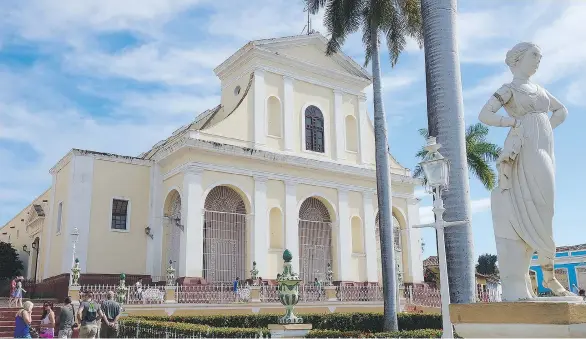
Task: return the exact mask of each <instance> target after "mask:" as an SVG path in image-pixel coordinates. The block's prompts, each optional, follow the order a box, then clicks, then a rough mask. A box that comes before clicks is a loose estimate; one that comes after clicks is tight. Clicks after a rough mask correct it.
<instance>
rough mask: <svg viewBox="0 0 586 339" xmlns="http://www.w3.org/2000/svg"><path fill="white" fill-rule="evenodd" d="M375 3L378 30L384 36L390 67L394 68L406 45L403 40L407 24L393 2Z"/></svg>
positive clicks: (405, 40)
mask: <svg viewBox="0 0 586 339" xmlns="http://www.w3.org/2000/svg"><path fill="white" fill-rule="evenodd" d="M376 3H380V8H379V9H378V11H379V12H378V18H377V21H378V22H380V29H381V31H382V32H383V34H384V35H385V36H386V40H387V49H388V50H389V57H390V59H391V66H395V65H396V64H397V60H398V59H399V55H400V54H401V52H402V51H403V49H405V46H406V45H407V39H406V38H405V34H406V28H407V23H406V20H405V17H404V16H403V15H402V13H401V10H400V9H399V8H398V6H397V5H396V2H395V1H377V2H376Z"/></svg>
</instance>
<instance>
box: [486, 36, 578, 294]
mask: <svg viewBox="0 0 586 339" xmlns="http://www.w3.org/2000/svg"><path fill="white" fill-rule="evenodd" d="M540 61H541V50H540V48H539V47H538V46H537V45H535V44H532V43H528V42H522V43H519V44H517V45H516V46H515V47H513V49H511V50H510V51H509V52H508V53H507V57H506V59H505V62H506V64H507V65H508V66H509V68H510V70H511V72H512V73H513V81H512V82H511V83H509V84H505V85H503V86H502V87H501V88H500V89H498V90H497V91H496V92H495V93H494V94H493V95H492V97H491V98H490V99H489V100H488V102H487V103H486V105H484V107H483V108H482V111H481V112H480V115H479V120H480V121H481V122H483V123H485V124H487V125H490V126H496V127H508V128H510V131H509V134H508V136H507V138H506V140H505V144H504V147H503V150H502V153H501V156H500V157H499V159H498V160H497V168H498V172H499V178H498V187H497V188H495V189H494V190H493V192H492V198H491V201H492V220H493V224H494V235H495V240H496V246H497V254H498V263H499V271H500V277H501V281H502V289H503V295H502V298H503V300H504V301H515V300H523V299H531V298H535V297H536V296H535V294H534V293H533V288H532V286H531V280H530V278H529V266H530V264H531V257H532V256H533V254H534V252H537V255H538V262H539V264H540V266H541V268H542V270H543V286H544V287H547V288H549V289H550V290H551V291H552V292H553V294H554V295H555V296H570V295H573V294H572V293H570V292H568V291H567V290H566V289H565V288H564V287H563V286H562V285H561V284H560V283H559V281H558V280H557V279H556V278H555V275H554V258H555V243H554V240H553V231H552V221H553V215H554V194H555V157H554V145H553V129H554V128H556V127H557V126H559V125H560V124H561V123H562V122H564V120H565V119H566V116H567V114H568V110H567V109H566V108H565V107H564V105H562V104H561V103H560V102H559V101H558V100H557V99H556V98H555V97H554V96H553V95H551V94H550V93H549V92H548V91H547V90H545V89H544V88H542V87H540V86H539V85H537V84H535V83H533V82H531V80H530V78H531V76H532V75H533V74H535V72H536V71H537V69H538V68H539V62H540ZM501 107H504V108H505V111H506V112H507V114H508V116H504V115H499V114H495V113H496V112H497V111H498V110H499V109H500V108H501ZM549 112H552V115H551V118H550V117H549V116H548V113H549Z"/></svg>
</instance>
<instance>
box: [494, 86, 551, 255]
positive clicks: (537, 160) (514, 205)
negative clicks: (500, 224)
mask: <svg viewBox="0 0 586 339" xmlns="http://www.w3.org/2000/svg"><path fill="white" fill-rule="evenodd" d="M505 86H507V87H508V88H510V89H511V92H512V97H511V99H510V100H509V101H508V102H507V103H506V104H505V105H504V108H505V110H506V111H507V114H508V115H509V116H511V117H514V118H516V119H518V120H520V126H519V127H517V128H511V130H510V131H509V134H508V136H507V138H506V140H505V144H504V147H503V150H502V153H501V156H500V157H499V159H498V160H497V167H498V170H499V189H500V190H501V194H502V197H503V198H504V199H498V200H497V201H493V203H496V204H510V206H497V208H499V209H501V208H504V209H506V210H509V211H510V212H511V213H509V223H510V225H511V226H512V227H513V229H514V231H515V232H516V233H517V235H518V236H519V237H520V238H521V239H522V240H523V241H525V243H527V245H528V246H529V247H531V248H532V249H533V250H535V251H537V252H538V254H539V257H540V261H541V260H542V259H546V258H547V259H553V258H554V256H555V243H554V240H553V232H552V222H553V215H554V194H555V158H554V150H553V148H554V145H553V131H552V128H551V124H550V121H549V116H548V112H549V110H550V100H549V96H548V93H547V91H546V90H545V89H543V88H541V87H540V86H537V90H536V91H535V92H528V91H525V90H523V89H521V88H518V87H516V86H515V85H513V84H507V85H505ZM505 233H507V232H505ZM497 236H498V234H497ZM505 237H507V236H505ZM507 238H508V237H507Z"/></svg>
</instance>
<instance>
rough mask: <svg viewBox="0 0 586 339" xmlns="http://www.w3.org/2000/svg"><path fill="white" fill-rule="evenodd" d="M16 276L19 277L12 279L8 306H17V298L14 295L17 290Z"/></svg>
mask: <svg viewBox="0 0 586 339" xmlns="http://www.w3.org/2000/svg"><path fill="white" fill-rule="evenodd" d="M16 278H17V277H14V278H13V279H12V280H11V281H10V297H9V299H8V307H12V305H14V306H16V298H15V297H14V296H15V292H16Z"/></svg>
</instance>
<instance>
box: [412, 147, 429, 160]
mask: <svg viewBox="0 0 586 339" xmlns="http://www.w3.org/2000/svg"><path fill="white" fill-rule="evenodd" d="M426 154H427V151H426V150H425V148H423V147H421V149H420V150H419V151H418V152H417V153H415V157H416V158H417V159H422V160H423V158H425V155H426Z"/></svg>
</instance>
